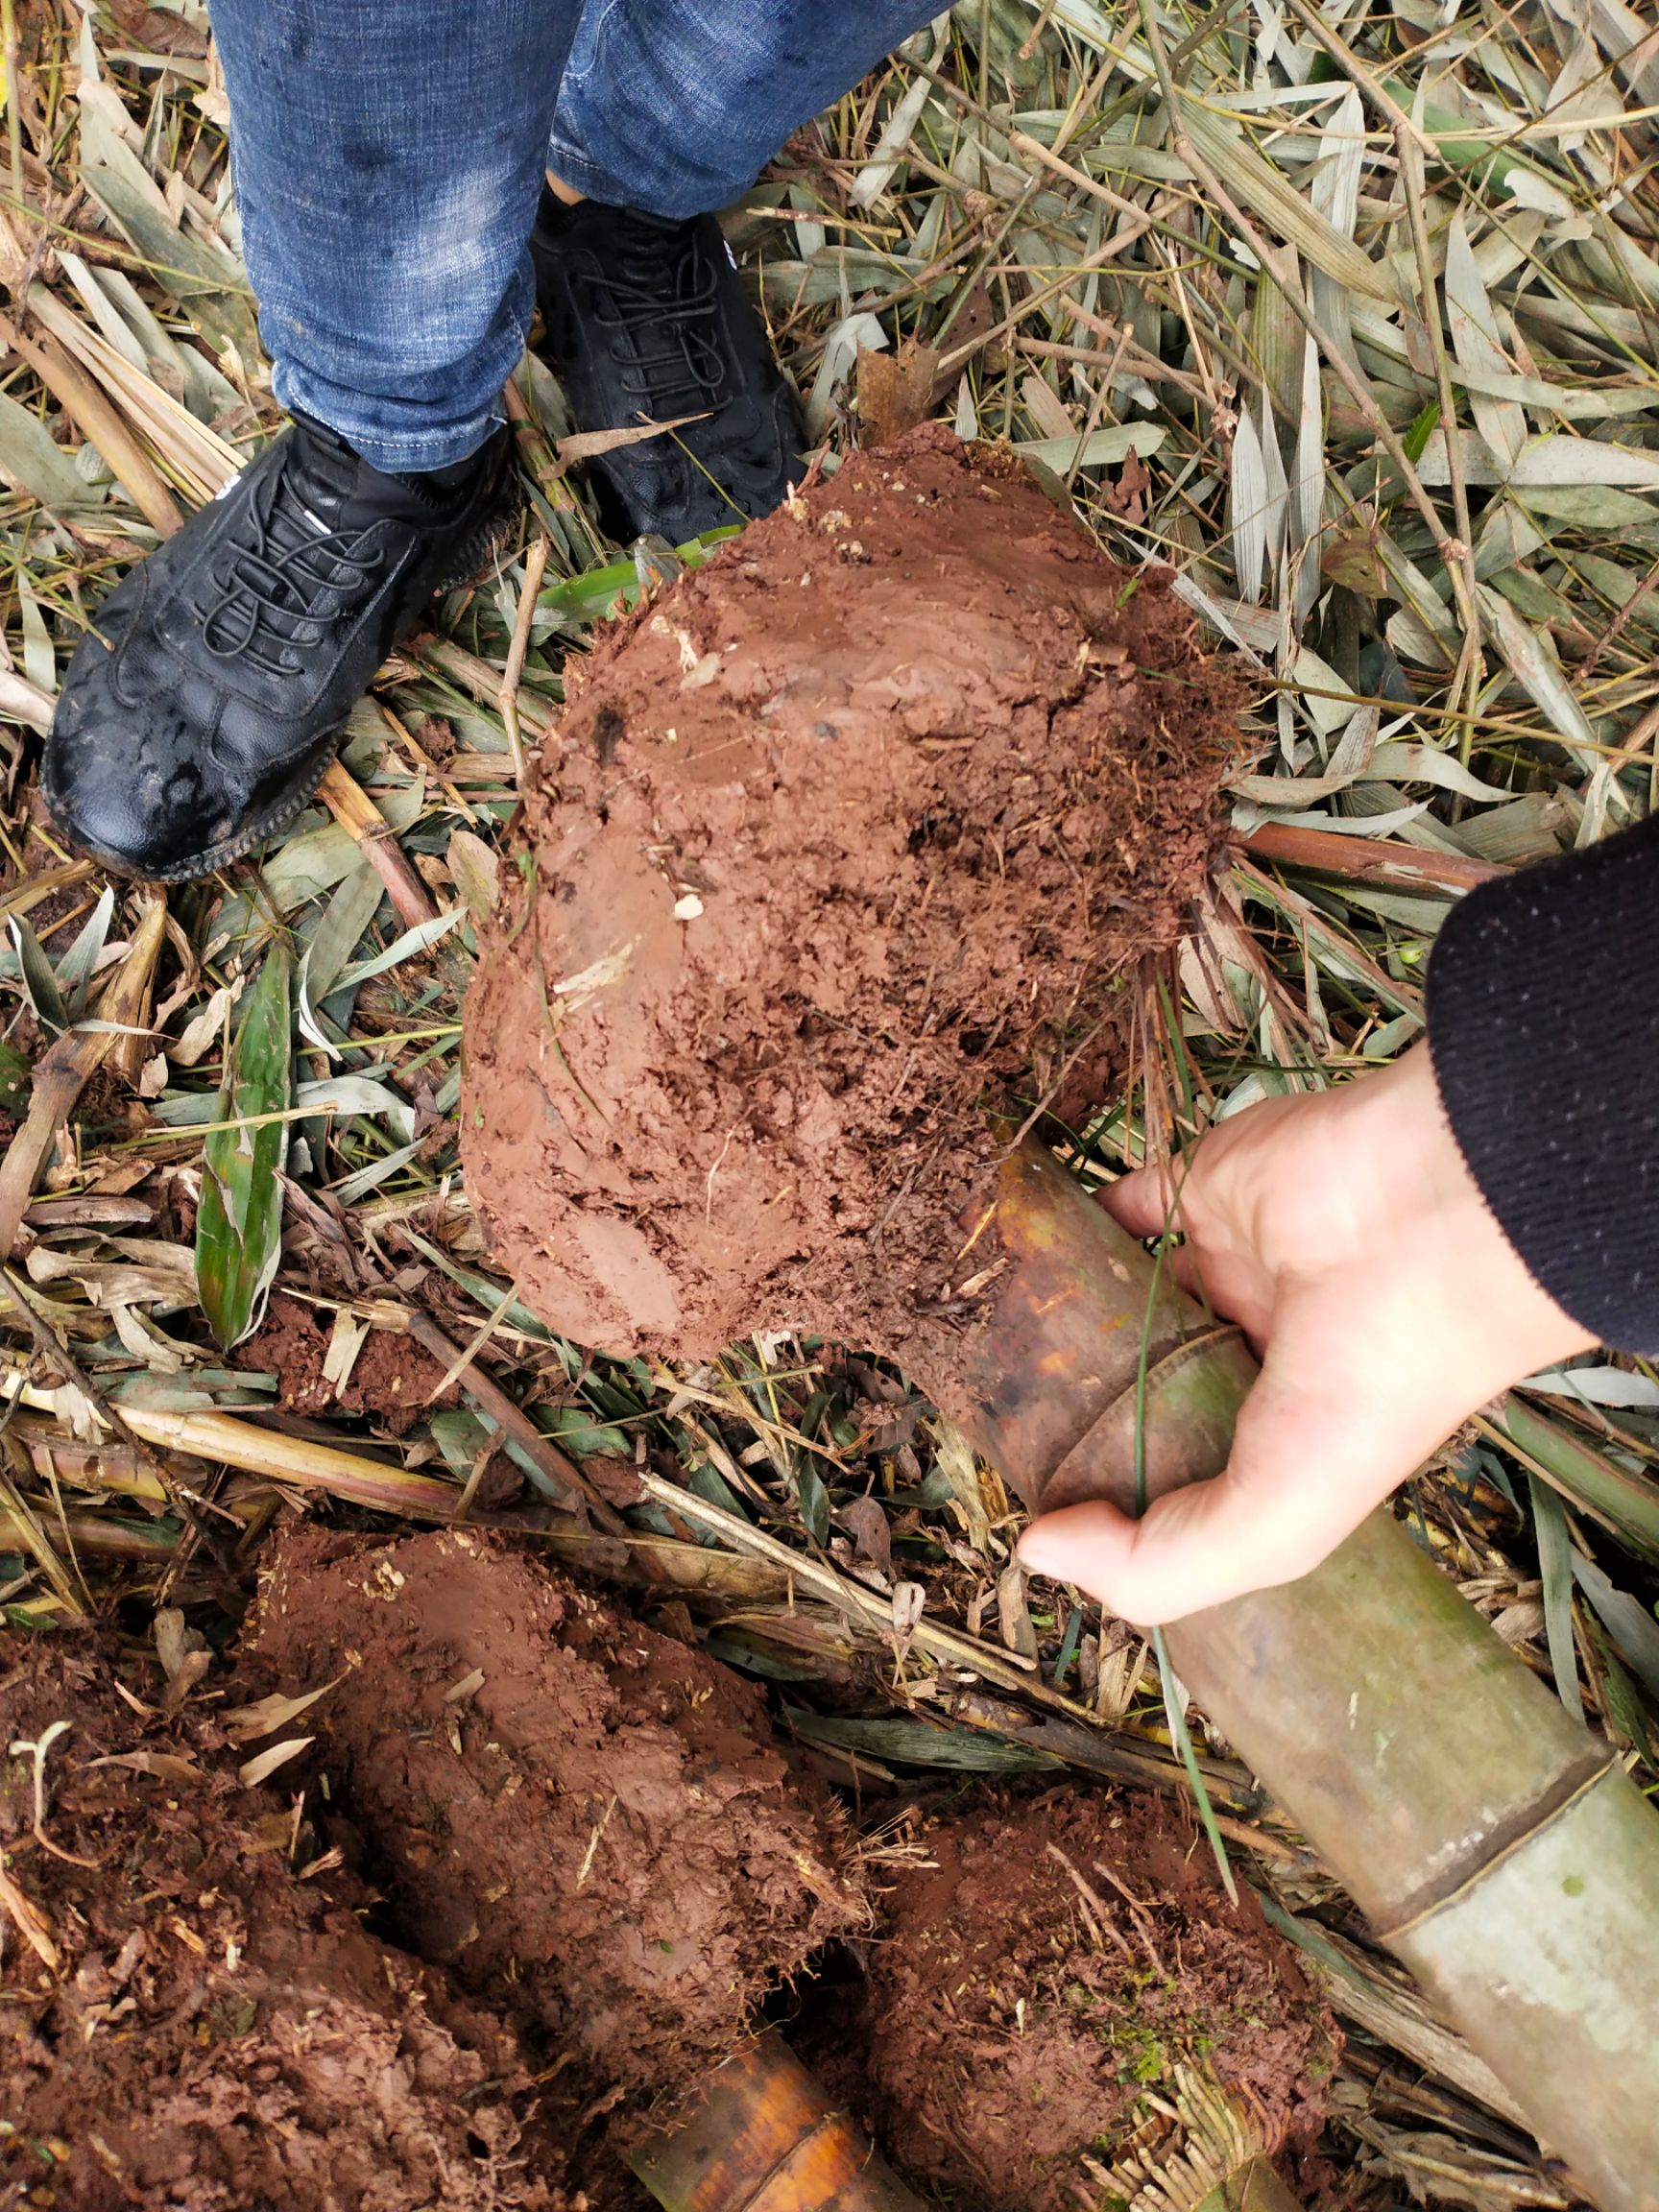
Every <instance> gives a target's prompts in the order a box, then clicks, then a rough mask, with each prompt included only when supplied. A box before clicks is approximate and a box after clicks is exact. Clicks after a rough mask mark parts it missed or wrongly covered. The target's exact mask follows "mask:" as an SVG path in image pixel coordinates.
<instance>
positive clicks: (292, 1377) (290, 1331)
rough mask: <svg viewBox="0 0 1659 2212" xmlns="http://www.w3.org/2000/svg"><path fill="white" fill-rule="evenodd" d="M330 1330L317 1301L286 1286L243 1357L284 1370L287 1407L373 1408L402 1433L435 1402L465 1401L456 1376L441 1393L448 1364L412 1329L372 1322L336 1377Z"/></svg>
mask: <svg viewBox="0 0 1659 2212" xmlns="http://www.w3.org/2000/svg"><path fill="white" fill-rule="evenodd" d="M330 1334H331V1331H330V1329H329V1328H328V1327H327V1326H325V1323H324V1322H322V1321H321V1320H319V1319H318V1317H317V1315H316V1313H315V1312H314V1311H313V1310H312V1309H311V1308H310V1307H309V1306H307V1305H305V1304H303V1303H302V1302H301V1300H300V1299H298V1298H285V1297H282V1296H281V1295H280V1294H278V1295H277V1296H276V1297H275V1298H273V1299H272V1301H271V1305H270V1308H269V1310H268V1311H267V1313H266V1316H265V1321H264V1324H263V1326H262V1327H261V1328H260V1329H259V1331H258V1332H257V1334H254V1335H252V1336H250V1337H249V1339H248V1341H247V1342H246V1343H245V1344H243V1345H242V1346H241V1347H240V1349H239V1350H238V1352H237V1354H236V1360H237V1364H238V1365H239V1366H241V1367H245V1368H248V1369H249V1370H251V1371H252V1372H254V1373H260V1374H270V1375H275V1376H276V1404H277V1406H278V1407H280V1408H281V1410H282V1411H283V1412H284V1413H312V1414H315V1413H330V1412H333V1413H372V1414H374V1415H375V1416H377V1418H378V1419H379V1421H380V1423H381V1425H382V1426H383V1427H384V1428H386V1429H388V1430H390V1431H391V1432H392V1434H393V1435H395V1436H400V1435H402V1433H403V1431H405V1430H406V1429H407V1428H409V1427H410V1426H411V1425H412V1424H413V1423H414V1422H416V1421H418V1420H419V1419H420V1418H421V1415H422V1414H423V1413H426V1412H428V1411H430V1410H431V1408H432V1407H434V1406H454V1405H456V1404H458V1403H459V1401H460V1395H461V1393H460V1389H459V1387H458V1385H456V1384H455V1383H450V1384H449V1385H448V1387H447V1388H446V1389H445V1390H444V1391H442V1392H440V1393H439V1395H438V1396H437V1397H436V1398H435V1397H433V1392H434V1391H436V1390H437V1389H438V1385H439V1383H442V1382H443V1380H444V1370H443V1368H442V1367H440V1366H439V1364H438V1362H437V1360H436V1359H434V1358H433V1357H432V1355H431V1354H430V1353H429V1352H425V1351H422V1349H421V1346H420V1345H419V1344H417V1343H416V1342H415V1340H414V1338H413V1337H412V1336H405V1335H402V1334H399V1332H398V1331H397V1330H395V1329H371V1330H370V1331H369V1332H368V1334H366V1335H365V1336H364V1338H363V1341H362V1342H361V1344H359V1346H358V1347H357V1356H356V1358H354V1359H353V1361H352V1362H351V1371H350V1373H349V1375H348V1376H347V1377H346V1379H345V1381H344V1382H343V1383H339V1384H338V1385H336V1384H335V1383H332V1382H330V1381H329V1380H328V1378H327V1377H326V1376H325V1374H324V1372H323V1369H324V1363H325V1360H326V1359H327V1357H328V1342H329V1336H330Z"/></svg>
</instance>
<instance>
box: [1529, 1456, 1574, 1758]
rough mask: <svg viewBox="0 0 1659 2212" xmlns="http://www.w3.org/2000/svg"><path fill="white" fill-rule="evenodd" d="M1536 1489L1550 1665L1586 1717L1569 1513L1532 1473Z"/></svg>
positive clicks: (1564, 1695)
mask: <svg viewBox="0 0 1659 2212" xmlns="http://www.w3.org/2000/svg"><path fill="white" fill-rule="evenodd" d="M1527 1485H1528V1487H1529V1489H1530V1491H1531V1493H1532V1526H1533V1527H1534V1528H1535V1529H1536V1531H1537V1534H1538V1572H1539V1574H1540V1575H1541V1576H1542V1578H1543V1583H1544V1632H1545V1634H1546V1636H1547V1637H1548V1638H1549V1642H1550V1665H1551V1669H1552V1670H1553V1672H1554V1675H1555V1689H1556V1693H1557V1695H1559V1697H1560V1699H1561V1702H1562V1704H1563V1705H1565V1706H1566V1708H1567V1710H1568V1712H1569V1713H1571V1714H1572V1715H1573V1716H1574V1717H1575V1719H1580V1720H1581V1719H1583V1718H1584V1700H1583V1698H1582V1697H1581V1696H1580V1695H1579V1691H1578V1658H1577V1653H1576V1652H1575V1649H1574V1644H1573V1544H1572V1539H1571V1537H1570V1536H1569V1535H1568V1533H1567V1514H1566V1510H1565V1508H1564V1507H1563V1505H1562V1503H1561V1501H1560V1499H1559V1498H1557V1497H1556V1495H1555V1493H1554V1491H1553V1490H1551V1487H1550V1485H1549V1484H1548V1483H1547V1482H1544V1481H1541V1480H1540V1479H1539V1478H1538V1477H1537V1476H1536V1475H1533V1474H1530V1473H1529V1474H1528V1475H1527Z"/></svg>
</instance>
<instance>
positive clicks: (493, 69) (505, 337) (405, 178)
mask: <svg viewBox="0 0 1659 2212" xmlns="http://www.w3.org/2000/svg"><path fill="white" fill-rule="evenodd" d="M580 4H581V0H211V12H212V20H213V29H214V32H215V34H216V36H217V38H218V43H219V51H220V54H221V57H222V59H223V61H224V65H225V78H226V84H227V86H228V91H229V96H230V109H231V152H232V160H233V163H234V168H235V177H236V191H237V199H238V204H239V205H240V208H241V214H242V227H243V243H244V248H245V251H246V254H247V260H248V271H249V276H250V277H251V278H252V285H253V290H254V292H255V294H256V296H257V298H258V301H259V311H260V312H259V328H260V334H261V336H262V337H263V339H264V341H265V346H266V349H267V351H268V352H269V353H270V355H271V358H272V361H273V363H274V364H275V371H276V374H275V386H276V397H277V398H278V399H280V400H281V402H282V403H283V405H284V406H286V407H299V408H302V409H303V410H304V411H305V412H306V413H307V414H309V415H313V416H315V417H317V418H318V420H319V421H324V422H326V423H328V424H329V425H330V426H331V427H332V428H333V429H335V430H338V431H339V432H340V433H341V435H342V436H343V437H345V438H346V439H348V440H349V442H350V444H351V445H354V446H355V447H356V449H357V450H358V451H359V452H360V453H361V454H362V455H363V457H364V458H365V459H366V460H368V461H370V462H372V463H373V465H374V466H375V467H377V468H381V469H440V468H444V467H445V466H447V465H448V464H449V463H450V462H453V461H460V460H463V459H465V458H466V456H467V455H468V454H469V453H470V452H471V451H473V449H474V448H475V447H476V446H477V445H479V444H480V443H481V442H482V440H483V439H484V438H485V437H486V436H487V435H488V432H489V429H490V425H491V423H492V421H493V420H494V419H495V418H496V416H497V415H498V412H499V404H500V396H501V387H502V385H503V384H504V383H505V382H506V380H507V377H508V376H509V374H510V373H512V371H513V369H514V368H515V367H516V366H517V361H518V356H519V352H520V349H521V348H522V346H523V341H524V332H525V330H526V328H527V327H528V325H529V319H530V312H531V301H532V296H533V292H532V281H531V275H530V265H529V256H528V252H527V251H526V243H525V242H526V240H527V238H528V237H529V233H530V227H531V224H532V222H533V221H534V219H535V213H536V201H537V195H538V193H539V191H540V189H541V175H542V170H543V167H544V164H545V160H546V149H547V140H548V136H549V133H550V131H551V129H552V123H553V113H554V106H555V101H556V98H557V92H558V85H559V81H560V77H561V74H562V72H563V70H564V66H565V57H566V55H567V53H568V51H569V47H570V41H571V38H572V36H573V35H574V32H575V29H576V23H577V18H578V14H579V12H580ZM647 12H649V10H647Z"/></svg>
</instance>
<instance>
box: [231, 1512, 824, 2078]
mask: <svg viewBox="0 0 1659 2212" xmlns="http://www.w3.org/2000/svg"><path fill="white" fill-rule="evenodd" d="M266 1560H267V1567H268V1571H267V1573H266V1575H265V1576H264V1578H263V1582H262V1586H261V1593H260V1598H259V1602H258V1606H257V1609H256V1612H255V1614H254V1616H253V1617H252V1622H251V1624H250V1632H249V1636H248V1639H247V1647H248V1648H249V1649H251V1650H252V1654H253V1656H254V1658H255V1659H256V1661H257V1663H258V1665H259V1667H260V1668H261V1669H262V1670H263V1671H265V1672H267V1673H268V1674H269V1675H270V1676H271V1677H272V1679H273V1681H274V1683H275V1684H276V1685H277V1686H279V1687H280V1689H281V1690H282V1691H283V1692H284V1693H288V1694H300V1693H302V1692H304V1691H307V1690H313V1689H319V1688H321V1687H322V1686H323V1685H324V1684H325V1683H330V1682H332V1683H334V1687H333V1688H332V1689H331V1690H329V1691H328V1693H327V1695H325V1696H324V1697H322V1698H321V1699H319V1701H318V1702H317V1703H316V1704H315V1705H313V1706H311V1707H310V1708H309V1709H308V1711H307V1713H306V1715H305V1720H304V1726H305V1728H306V1730H307V1732H315V1734H316V1735H317V1737H318V1739H319V1743H318V1747H317V1753H316V1756H317V1757H318V1758H319V1759H320V1761H321V1764H322V1767H323V1769H324V1771H325V1775H326V1777H327V1783H328V1791H329V1795H330V1797H331V1799H332V1801H333V1802H334V1803H335V1804H337V1805H339V1806H341V1807H342V1808H343V1809H344V1811H345V1812H346V1814H347V1816H348V1818H349V1821H350V1823H351V1825H352V1827H353V1828H354V1829H355V1830H356V1831H357V1832H358V1835H359V1836H360V1839H361V1842H362V1845H363V1847H364V1848H365V1849H366V1850H367V1853H368V1855H369V1858H370V1861H371V1863H373V1867H374V1870H375V1873H376V1876H377V1878H378V1880H379V1882H380V1883H381V1885H382V1887H384V1889H385V1892H386V1897H387V1902H388V1905H389V1907H390V1911H391V1917H392V1921H393V1924H394V1925H395V1927H396V1929H397V1933H398V1935H399V1936H400V1938H401V1940H403V1941H404V1942H406V1943H407V1944H408V1945H409V1947H410V1948H411V1949H412V1950H414V1951H417V1952H419V1953H420V1954H421V1957H423V1958H425V1959H427V1960H432V1961H434V1962H437V1963H440V1964H442V1965H443V1966H444V1967H445V1970H446V1971H447V1973H448V1974H449V1975H450V1976H451V1977H452V1978H453V1979H454V1980H455V1981H456V1982H457V1983H459V1984H461V1986H462V1987H464V1988H465V1989H467V1990H468V1991H469V1992H471V1993H473V1994H474V1995H476V1996H478V1997H481V1998H483V1999H484V2000H486V2001H487V2002H488V2003H489V2005H490V2006H491V2008H493V2010H496V2011H498V2012H499V2013H500V2014H501V2015H502V2016H503V2017H504V2018H505V2019H506V2020H508V2021H509V2022H511V2023H512V2024H513V2025H514V2026H515V2027H516V2028H517V2030H518V2031H519V2032H520V2033H521V2034H522V2035H523V2037H524V2039H525V2042H526V2045H527V2047H528V2048H529V2049H530V2050H531V2051H532V2053H533V2054H534V2055H535V2057H536V2061H537V2063H538V2066H539V2068H540V2070H541V2071H542V2072H543V2073H550V2074H551V2075H552V2076H553V2077H554V2078H555V2079H556V2081H557V2094H558V2097H559V2100H560V2103H561V2104H562V2105H565V2106H568V2107H569V2108H570V2109H572V2110H573V2111H574V2112H576V2113H578V2114H579V2115H581V2116H583V2117H586V2118H591V2117H593V2115H594V2113H595V2112H596V2111H603V2110H605V2109H608V2108H609V2107H610V2106H612V2105H613V2104H623V2105H624V2106H625V2107H627V2108H628V2110H629V2112H632V2111H633V2110H635V2109H640V2110H642V2109H644V2108H645V2107H647V2106H650V2105H652V2104H653V2103H656V2104H658V2105H661V2104H663V2103H665V2102H666V2101H667V2100H670V2099H672V2098H673V2096H674V2095H675V2094H676V2093H677V2092H679V2091H681V2090H682V2089H684V2088H685V2086H687V2085H688V2084H689V2083H690V2082H692V2081H694V2080H698V2079H700V2078H701V2077H702V2076H703V2075H704V2074H705V2073H706V2072H707V2071H708V2069H709V2066H710V2065H712V2064H714V2063H715V2062H716V2061H717V2059H718V2058H719V2057H720V2056H723V2055H724V2054H725V2053H726V2052H727V2051H728V2050H730V2049H732V2048H733V2047H735V2045H736V2044H737V2043H738V2042H739V2041H740V2040H741V2039H742V2037H743V2035H744V2033H745V2032H746V2030H747V2028H748V2026H749V2023H750V2016H751V2013H752V2010H753V2008H754V2007H755V2005H756V2003H757V2000H758V1999H759V1998H760V1996H761V1995H762V1994H763V1993H764V1992H765V1991H766V1990H768V1989H769V1988H771V1987H773V1986H775V1985H776V1984H777V1983H778V1982H779V1981H780V1979H781V1978H784V1977H787V1976H790V1975H792V1974H794V1973H795V1972H796V1971H797V1970H798V1969H799V1968H800V1967H801V1966H802V1965H803V1964H804V1963H805V1960H806V1959H807V1958H808V1956H809V1954H810V1953H811V1952H812V1951H813V1950H815V1949H816V1948H817V1947H818V1945H819V1944H820V1943H821V1942H823V1941H824V1940H825V1938H826V1937H827V1936H830V1935H832V1934H839V1933H843V1932H845V1931H846V1930H848V1929H849V1928H851V1927H855V1926H857V1925H859V1924H860V1923H861V1922H862V1920H863V1918H864V1917H865V1913H864V1909H863V1907H862V1905H861V1903H860V1900H859V1896H858V1892H857V1890H856V1888H855V1887H854V1884H853V1883H852V1882H851V1881H850V1880H849V1879H848V1877H847V1874H846V1872H845V1868H846V1865H847V1863H848V1861H849V1855H850V1849H851V1839H850V1834H849V1831H848V1829H847V1826H846V1823H845V1821H844V1818H843V1816H842V1815H841V1814H840V1813H839V1811H838V1809H837V1808H836V1807H835V1806H834V1805H833V1803H832V1802H831V1801H830V1800H829V1797H828V1794H827V1793H826V1792H824V1791H821V1790H819V1789H817V1788H816V1787H815V1786H814V1785H813V1784H812V1782H811V1781H810V1779H809V1778H807V1777H804V1776H796V1775H793V1774H791V1773H790V1771H789V1769H788V1767H787V1765H786V1763H785V1761H784V1759H783V1757H782V1755H781V1752H780V1751H779V1750H778V1749H777V1747H776V1745H775V1744H774V1743H773V1740H772V1732H771V1727H770V1724H769V1722H768V1719H767V1717H766V1709H765V1704H764V1700H763V1698H762V1696H761V1695H760V1693H759V1692H758V1691H757V1690H755V1689H752V1688H751V1687H750V1686H749V1685H747V1684H745V1683H744V1682H742V1681H741V1680H740V1679H739V1678H738V1677H737V1676H735V1675H733V1674H732V1673H731V1672H730V1671H728V1670H726V1669H725V1668H722V1667H720V1666H718V1665H716V1664H715V1663H714V1662H713V1661H711V1660H709V1659H708V1658H706V1657H705V1656H704V1654H703V1653H702V1652H701V1651H697V1650H693V1649H690V1648H688V1647H686V1646H685V1645H682V1644H677V1643H675V1642H673V1641H672V1640H671V1639H670V1638H668V1637H666V1636H662V1635H660V1634H658V1633H657V1632H656V1631H655V1630H653V1629H649V1628H645V1627H642V1626H640V1624H639V1623H637V1622H636V1621H633V1620H631V1619H630V1618H629V1617H628V1616H627V1615H625V1614H623V1613H621V1612H620V1611H618V1610H617V1608H616V1607H614V1606H613V1605H612V1604H610V1603H608V1602H607V1601H606V1600H605V1599H601V1598H598V1597H596V1596H594V1595H593V1594H592V1593H591V1592H589V1591H587V1590H583V1589H580V1588H578V1587H577V1585H576V1584H574V1583H572V1582H570V1581H567V1580H566V1579H565V1577H564V1576H563V1575H558V1574H556V1573H553V1572H551V1571H550V1570H548V1569H546V1568H543V1567H542V1566H541V1564H540V1563H539V1562H538V1561H537V1560H535V1559H534V1558H530V1557H527V1556H525V1555H523V1554H521V1553H517V1552H515V1551H511V1550H509V1549H507V1548H505V1547H504V1546H502V1545H501V1544H499V1543H497V1542H493V1541H492V1540H491V1539H489V1538H487V1537H485V1536H483V1535H481V1534H474V1533H472V1532H470V1531H467V1530H461V1529H453V1530H447V1531H445V1532H443V1533H441V1534H433V1535H422V1536H416V1537H410V1538H407V1539H405V1540H402V1541H400V1542H397V1543H390V1544H385V1545H365V1544H364V1543H363V1542H362V1540H361V1539H358V1538H351V1537H341V1536H331V1535H325V1534H321V1533H318V1532H316V1531H311V1530H301V1531H300V1532H298V1533H297V1534H295V1535H293V1536H291V1537H289V1538H286V1539H284V1540H283V1541H282V1542H281V1543H280V1544H279V1545H278V1546H277V1547H276V1548H275V1550H274V1551H267V1553H266ZM336 1677H339V1679H338V1680H336Z"/></svg>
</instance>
